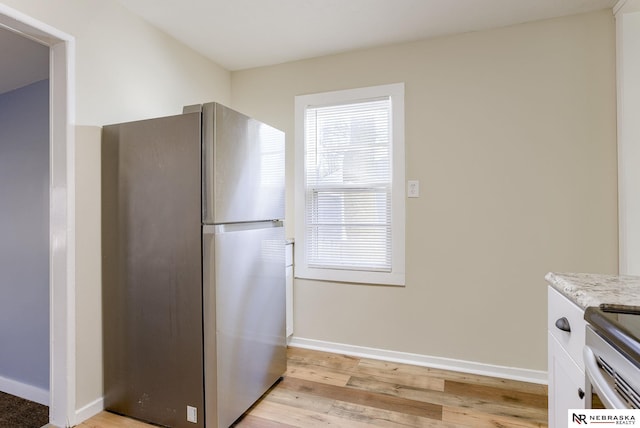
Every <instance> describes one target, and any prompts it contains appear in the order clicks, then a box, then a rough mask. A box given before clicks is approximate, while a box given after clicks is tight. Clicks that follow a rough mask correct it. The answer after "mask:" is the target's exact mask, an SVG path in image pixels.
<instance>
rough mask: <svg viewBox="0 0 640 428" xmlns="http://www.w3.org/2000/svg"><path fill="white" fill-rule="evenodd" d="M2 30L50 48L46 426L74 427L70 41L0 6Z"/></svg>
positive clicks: (54, 30) (71, 61) (73, 222)
mask: <svg viewBox="0 0 640 428" xmlns="http://www.w3.org/2000/svg"><path fill="white" fill-rule="evenodd" d="M0 27H2V28H4V29H7V30H10V31H12V32H14V33H16V34H19V35H21V36H23V37H26V38H28V39H31V40H33V41H36V42H38V43H40V44H42V45H44V46H46V47H48V48H49V59H50V62H49V76H50V79H49V85H50V86H49V171H50V173H49V254H48V257H49V296H50V297H49V325H50V326H49V330H50V331H49V343H50V356H49V359H50V360H49V361H50V362H49V373H50V374H49V376H50V381H49V423H50V424H52V425H54V426H58V427H66V426H73V425H74V424H75V380H76V379H75V216H74V213H75V171H74V158H75V147H74V139H73V127H72V126H73V124H74V112H75V108H74V104H73V100H74V90H73V88H74V87H73V66H72V64H73V54H74V40H73V37H71V36H69V35H67V34H65V33H63V32H61V31H59V30H57V29H55V28H53V27H51V26H49V25H47V24H45V23H42V22H40V21H37V20H35V19H33V18H31V17H29V16H27V15H25V14H23V13H21V12H19V11H16V10H14V9H11V8H9V7H7V6H4V5H3V4H0Z"/></svg>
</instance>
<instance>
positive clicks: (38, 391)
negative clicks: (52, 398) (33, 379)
mask: <svg viewBox="0 0 640 428" xmlns="http://www.w3.org/2000/svg"><path fill="white" fill-rule="evenodd" d="M0 391H2V392H6V393H7V394H11V395H15V396H16V397H21V398H24V399H26V400H29V401H34V402H36V403H38V404H42V405H43V406H48V405H49V390H47V389H43V388H38V387H37V386H33V385H29V384H27V383H22V382H18V381H16V380H13V379H9V378H6V377H2V376H0Z"/></svg>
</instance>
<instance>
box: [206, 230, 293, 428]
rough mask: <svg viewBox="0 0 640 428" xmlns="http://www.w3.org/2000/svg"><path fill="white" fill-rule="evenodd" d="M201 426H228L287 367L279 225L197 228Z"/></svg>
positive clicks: (281, 246) (283, 268) (282, 243)
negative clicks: (202, 338)
mask: <svg viewBox="0 0 640 428" xmlns="http://www.w3.org/2000/svg"><path fill="white" fill-rule="evenodd" d="M203 233H204V234H203V245H204V248H203V257H204V265H203V269H204V270H203V273H204V299H205V307H204V316H205V325H204V329H205V391H206V392H205V400H206V405H205V408H206V419H207V422H206V425H207V427H228V426H229V425H231V424H232V423H233V422H234V421H235V420H236V419H238V418H239V417H240V416H241V415H242V414H243V413H244V412H245V411H246V410H247V409H248V408H249V407H251V405H252V404H253V403H255V401H256V400H258V399H259V398H260V397H261V396H262V395H263V394H264V393H265V392H266V391H267V390H268V389H269V388H270V387H271V386H272V385H273V384H274V383H275V382H276V381H277V380H278V379H279V378H280V377H281V376H282V375H283V374H284V372H285V370H286V339H285V260H284V243H285V241H284V228H283V227H282V222H279V221H274V222H271V221H269V222H259V223H245V224H230V225H218V226H204V230H203Z"/></svg>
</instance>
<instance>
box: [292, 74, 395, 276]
mask: <svg viewBox="0 0 640 428" xmlns="http://www.w3.org/2000/svg"><path fill="white" fill-rule="evenodd" d="M380 97H390V99H391V115H392V119H391V134H392V155H391V156H392V159H391V161H392V191H391V192H392V202H391V239H392V242H391V271H390V272H376V271H362V270H347V269H326V268H322V269H320V268H314V267H310V266H309V265H308V263H307V258H306V254H305V248H306V240H305V230H306V227H305V191H306V182H305V181H306V173H305V172H306V171H305V151H306V150H305V138H304V136H305V110H306V108H307V107H309V106H320V105H331V104H339V103H349V102H357V101H361V100H367V99H375V98H380ZM295 142H296V143H295V144H296V146H295V147H296V150H295V153H296V154H295V242H296V245H295V246H294V248H295V263H296V267H295V276H296V278H304V279H313V280H321V281H334V282H350V283H362V284H382V285H399V286H403V285H405V186H404V182H405V155H404V83H393V84H388V85H379V86H370V87H366V88H357V89H347V90H340V91H332V92H323V93H317V94H309V95H299V96H296V97H295Z"/></svg>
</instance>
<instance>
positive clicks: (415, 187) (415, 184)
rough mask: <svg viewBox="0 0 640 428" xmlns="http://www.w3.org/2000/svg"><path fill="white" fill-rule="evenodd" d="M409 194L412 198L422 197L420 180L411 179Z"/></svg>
mask: <svg viewBox="0 0 640 428" xmlns="http://www.w3.org/2000/svg"><path fill="white" fill-rule="evenodd" d="M407 196H408V197H410V198H418V197H420V182H419V181H418V180H409V181H408V182H407Z"/></svg>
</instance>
